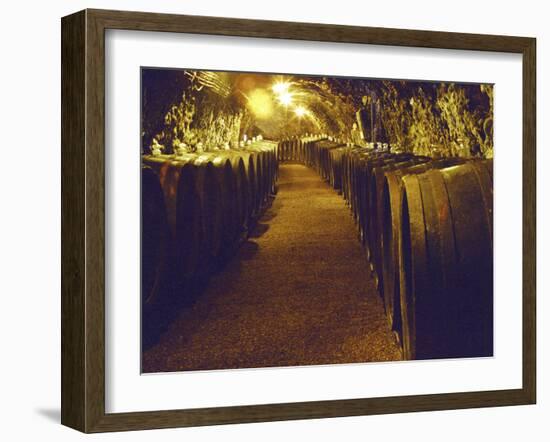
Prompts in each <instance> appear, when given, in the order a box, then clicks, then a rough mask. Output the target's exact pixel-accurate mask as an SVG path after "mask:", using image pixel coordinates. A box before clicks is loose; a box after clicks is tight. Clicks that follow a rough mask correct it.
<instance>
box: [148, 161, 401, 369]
mask: <svg viewBox="0 0 550 442" xmlns="http://www.w3.org/2000/svg"><path fill="white" fill-rule="evenodd" d="M278 188H279V192H278V194H277V197H276V198H275V200H274V202H273V205H272V207H271V208H270V209H269V210H268V211H267V212H266V213H265V215H264V216H263V218H262V219H261V220H260V223H259V224H258V227H257V229H256V232H255V234H254V235H252V237H251V238H250V239H249V241H248V242H247V243H246V244H244V245H243V247H242V248H241V249H240V250H239V252H238V253H237V255H236V257H235V258H234V259H233V260H232V261H231V262H230V263H229V264H228V265H227V267H226V268H225V269H224V271H222V272H221V273H220V274H218V275H216V276H215V277H213V278H212V279H211V281H210V282H209V284H208V287H207V288H206V290H205V292H204V293H202V294H201V295H200V297H199V298H198V299H197V301H196V303H195V304H194V305H193V306H191V307H188V308H187V309H185V310H183V311H182V313H181V314H180V315H179V317H178V318H177V319H176V320H175V321H174V322H173V323H172V324H171V326H170V328H169V329H168V331H167V332H166V333H165V334H164V335H162V336H161V338H160V341H159V343H158V344H156V345H155V346H154V347H152V348H151V349H149V350H147V351H146V352H145V353H144V355H143V371H144V372H159V371H183V370H210V369H223V368H247V367H273V366H296V365H312V364H315V365H317V364H334V363H352V362H367V361H387V360H397V359H400V358H401V355H400V352H399V349H398V347H397V345H396V344H395V342H394V339H393V337H392V335H391V333H390V330H389V327H388V325H387V322H386V319H385V317H384V312H383V306H382V302H381V300H380V298H379V296H378V294H377V293H376V289H375V286H374V281H373V280H372V278H371V277H370V275H369V273H368V272H367V268H368V267H367V264H366V261H365V257H364V253H363V251H362V249H361V247H360V245H359V242H358V241H357V238H356V233H355V232H356V230H355V227H354V225H353V220H352V218H351V216H350V212H349V210H348V209H347V207H346V206H345V204H344V201H343V199H342V198H341V197H340V196H338V195H337V194H336V192H335V191H334V190H332V189H331V188H330V187H329V186H328V185H327V184H326V183H323V182H322V181H321V180H320V178H319V177H318V175H317V174H316V173H315V172H313V171H312V170H310V169H308V168H306V167H305V166H302V165H296V164H283V165H281V166H280V176H279V182H278Z"/></svg>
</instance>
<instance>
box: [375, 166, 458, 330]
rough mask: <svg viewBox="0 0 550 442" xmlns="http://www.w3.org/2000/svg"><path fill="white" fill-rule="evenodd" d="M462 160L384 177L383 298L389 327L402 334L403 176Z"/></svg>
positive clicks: (382, 202) (389, 171) (406, 170)
mask: <svg viewBox="0 0 550 442" xmlns="http://www.w3.org/2000/svg"><path fill="white" fill-rule="evenodd" d="M462 163H464V161H463V160H460V159H454V158H449V159H443V160H435V161H430V162H422V163H420V164H415V165H412V166H410V167H406V168H396V169H393V170H388V171H386V173H385V174H384V185H383V190H382V192H381V194H382V198H381V200H380V201H381V207H380V208H379V215H380V216H381V221H380V226H382V228H381V229H380V241H381V246H380V249H381V255H382V275H383V295H384V306H385V309H386V315H387V318H388V321H389V324H390V327H391V328H392V329H393V330H394V331H396V332H397V333H398V335H399V337H400V338H402V334H401V306H400V288H399V261H398V254H399V238H400V231H401V207H402V204H401V200H402V192H403V182H402V179H401V178H402V177H403V176H404V175H411V174H419V173H423V172H426V171H427V170H429V169H431V168H442V167H448V166H452V165H455V164H462Z"/></svg>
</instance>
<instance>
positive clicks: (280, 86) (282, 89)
mask: <svg viewBox="0 0 550 442" xmlns="http://www.w3.org/2000/svg"><path fill="white" fill-rule="evenodd" d="M289 87H290V83H287V82H286V81H279V82H277V83H275V84H274V85H273V87H272V89H273V92H275V93H276V94H279V95H283V94H286V93H288V88H289Z"/></svg>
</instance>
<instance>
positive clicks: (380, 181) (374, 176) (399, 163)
mask: <svg viewBox="0 0 550 442" xmlns="http://www.w3.org/2000/svg"><path fill="white" fill-rule="evenodd" d="M428 160H429V159H428V158H426V157H418V158H411V157H400V156H396V157H395V158H390V159H388V160H386V161H385V162H383V163H382V164H381V165H379V166H376V167H373V169H372V172H371V175H370V185H369V189H368V198H369V205H368V207H369V212H368V214H367V216H368V218H369V231H368V238H369V248H370V250H371V262H372V265H373V267H374V271H375V282H376V287H377V289H378V292H379V293H380V296H381V297H382V299H384V300H385V295H384V272H383V257H382V241H381V238H382V230H383V223H384V220H383V217H382V212H383V198H382V195H383V189H384V182H385V174H386V172H389V171H391V170H396V169H400V168H401V169H402V168H406V167H410V166H412V165H414V164H417V163H420V162H426V161H428ZM384 305H386V304H384Z"/></svg>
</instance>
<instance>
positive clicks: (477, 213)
mask: <svg viewBox="0 0 550 442" xmlns="http://www.w3.org/2000/svg"><path fill="white" fill-rule="evenodd" d="M403 185H404V192H403V198H402V229H401V240H400V245H401V246H400V253H399V258H400V264H401V276H400V301H401V311H402V328H403V349H404V354H405V357H406V358H407V359H428V358H449V357H454V358H458V357H480V356H491V355H492V353H493V246H492V228H493V223H492V216H493V215H492V210H493V209H492V206H493V202H492V199H493V197H492V179H491V176H490V173H489V167H488V166H487V165H486V164H484V162H479V161H470V162H467V163H465V164H461V165H457V166H452V167H448V168H445V169H440V170H436V169H433V170H428V171H426V172H424V173H422V174H419V175H407V176H405V177H403Z"/></svg>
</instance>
